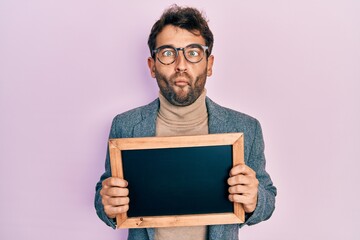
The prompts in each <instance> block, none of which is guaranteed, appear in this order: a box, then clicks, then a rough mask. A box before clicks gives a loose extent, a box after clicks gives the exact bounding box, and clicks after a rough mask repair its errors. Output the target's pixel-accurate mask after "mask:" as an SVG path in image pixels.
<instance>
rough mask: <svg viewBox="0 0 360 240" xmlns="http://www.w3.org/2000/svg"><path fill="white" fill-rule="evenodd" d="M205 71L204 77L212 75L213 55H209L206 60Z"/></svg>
mask: <svg viewBox="0 0 360 240" xmlns="http://www.w3.org/2000/svg"><path fill="white" fill-rule="evenodd" d="M207 61H208V62H207V70H206V75H207V76H208V77H210V76H211V75H212V67H213V64H214V56H213V55H210V56H209V57H208V60H207Z"/></svg>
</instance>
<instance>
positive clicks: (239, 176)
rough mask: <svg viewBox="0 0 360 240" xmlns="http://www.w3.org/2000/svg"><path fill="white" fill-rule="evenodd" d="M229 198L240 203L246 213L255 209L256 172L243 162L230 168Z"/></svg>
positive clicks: (257, 183) (256, 194)
mask: <svg viewBox="0 0 360 240" xmlns="http://www.w3.org/2000/svg"><path fill="white" fill-rule="evenodd" d="M227 182H228V184H229V185H230V187H229V193H230V195H229V200H230V201H231V202H238V203H242V204H243V206H244V210H245V212H246V213H252V212H253V211H255V208H256V204H257V196H258V185H259V181H258V180H257V178H256V173H255V171H254V170H252V169H251V168H250V167H248V166H246V165H245V164H240V165H236V166H235V167H233V168H232V169H231V170H230V177H229V179H228V181H227Z"/></svg>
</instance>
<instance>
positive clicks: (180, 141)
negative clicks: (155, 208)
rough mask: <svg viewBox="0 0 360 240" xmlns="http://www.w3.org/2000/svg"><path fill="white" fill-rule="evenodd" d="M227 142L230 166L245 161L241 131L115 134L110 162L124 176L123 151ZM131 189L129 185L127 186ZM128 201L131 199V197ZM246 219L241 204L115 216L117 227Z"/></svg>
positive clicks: (186, 224)
mask: <svg viewBox="0 0 360 240" xmlns="http://www.w3.org/2000/svg"><path fill="white" fill-rule="evenodd" d="M224 145H230V146H231V149H232V152H231V153H230V154H231V156H232V166H235V165H238V164H240V163H244V137H243V133H224V134H208V135H199V136H179V137H145V138H117V139H110V140H109V151H110V164H111V172H112V176H113V177H118V178H122V179H123V178H124V172H123V159H122V151H124V150H141V149H166V148H186V147H208V146H224ZM130 191H131V189H130ZM130 201H131V199H130ZM244 220H245V213H244V209H243V207H242V205H241V204H239V203H234V204H233V212H226V213H209V214H185V215H170V216H168V215H167V216H161V215H160V216H142V217H128V216H127V213H124V214H120V215H118V216H116V223H117V228H149V227H173V226H196V225H215V224H233V223H242V222H244Z"/></svg>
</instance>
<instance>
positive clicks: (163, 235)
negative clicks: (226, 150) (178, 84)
mask: <svg viewBox="0 0 360 240" xmlns="http://www.w3.org/2000/svg"><path fill="white" fill-rule="evenodd" d="M205 97H206V90H204V91H203V93H202V94H201V95H200V96H199V98H198V99H197V100H196V101H195V102H194V103H193V104H191V105H189V106H185V107H179V106H174V105H172V104H171V103H169V102H168V101H167V100H166V98H165V97H164V96H162V95H161V94H159V99H160V109H159V112H158V116H157V120H156V136H161V137H165V136H186V135H187V136H188V135H202V134H208V133H209V125H208V113H207V108H206V104H205ZM205 239H207V229H206V226H196V227H168V228H156V229H155V240H205Z"/></svg>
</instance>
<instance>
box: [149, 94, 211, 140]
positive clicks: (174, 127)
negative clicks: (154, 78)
mask: <svg viewBox="0 0 360 240" xmlns="http://www.w3.org/2000/svg"><path fill="white" fill-rule="evenodd" d="M159 99H160V108H159V112H158V117H157V120H156V136H184V135H200V134H208V113H207V108H206V102H205V99H206V90H205V89H204V91H203V92H202V94H201V95H200V96H199V97H198V99H196V101H195V102H194V103H193V104H191V105H189V106H175V105H173V104H171V103H170V102H168V101H167V100H166V98H165V97H164V96H162V95H161V94H159Z"/></svg>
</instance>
